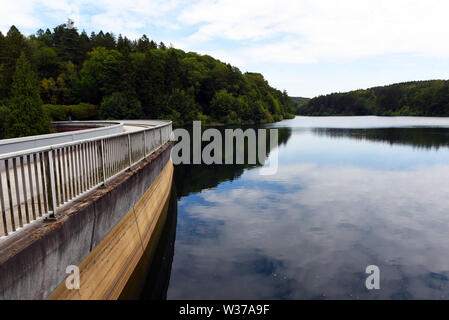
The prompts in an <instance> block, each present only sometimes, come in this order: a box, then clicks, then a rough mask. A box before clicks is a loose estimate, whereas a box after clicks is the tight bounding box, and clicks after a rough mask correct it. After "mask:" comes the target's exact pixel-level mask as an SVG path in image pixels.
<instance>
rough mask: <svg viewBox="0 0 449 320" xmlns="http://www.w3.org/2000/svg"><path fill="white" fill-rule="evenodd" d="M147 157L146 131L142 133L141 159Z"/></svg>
mask: <svg viewBox="0 0 449 320" xmlns="http://www.w3.org/2000/svg"><path fill="white" fill-rule="evenodd" d="M146 156H147V130H144V131H143V157H144V158H145V157H146Z"/></svg>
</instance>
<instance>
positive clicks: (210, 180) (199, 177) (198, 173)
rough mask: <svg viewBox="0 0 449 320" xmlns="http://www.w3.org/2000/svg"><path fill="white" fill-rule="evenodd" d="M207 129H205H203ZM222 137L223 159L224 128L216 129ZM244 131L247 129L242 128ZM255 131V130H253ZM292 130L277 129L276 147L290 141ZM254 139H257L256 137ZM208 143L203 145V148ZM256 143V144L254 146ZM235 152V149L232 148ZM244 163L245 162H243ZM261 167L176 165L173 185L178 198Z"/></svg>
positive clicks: (268, 150) (252, 165)
mask: <svg viewBox="0 0 449 320" xmlns="http://www.w3.org/2000/svg"><path fill="white" fill-rule="evenodd" d="M204 129H207V128H204ZM217 129H218V130H219V131H220V132H221V133H222V136H223V159H224V157H225V156H226V155H225V154H224V130H225V128H217ZM242 129H243V130H246V129H247V128H242ZM255 129H257V128H255ZM291 133H292V130H291V128H279V129H278V145H279V146H281V145H285V144H286V143H287V141H288V139H290V136H291ZM269 137H270V134H269V132H268V131H267V134H266V139H267V157H268V155H269V154H270V151H271V150H272V149H273V147H274V146H270V143H269ZM256 139H258V137H257V135H256ZM207 144H208V142H205V143H203V147H204V146H205V145H207ZM257 145H258V143H256V146H257ZM234 150H235V148H234ZM247 150H248V145H247V144H246V139H245V158H246V155H247V154H248V152H247ZM245 163H247V161H246V160H245ZM260 166H262V165H261V164H232V165H225V164H211V165H205V164H198V165H194V164H190V165H184V164H181V165H177V166H175V185H176V191H177V194H178V198H181V197H184V196H187V195H189V194H190V193H195V192H200V191H201V190H203V189H208V188H213V187H216V186H217V185H219V184H220V183H221V182H224V181H233V180H234V179H236V178H238V177H240V176H241V175H242V174H243V172H244V170H245V169H251V168H256V167H260Z"/></svg>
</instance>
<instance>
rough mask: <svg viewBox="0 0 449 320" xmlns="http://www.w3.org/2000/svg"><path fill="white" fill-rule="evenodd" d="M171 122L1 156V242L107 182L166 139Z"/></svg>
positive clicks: (167, 138)
mask: <svg viewBox="0 0 449 320" xmlns="http://www.w3.org/2000/svg"><path fill="white" fill-rule="evenodd" d="M171 131H172V124H171V122H169V121H167V123H166V124H165V123H164V124H161V125H157V126H154V127H149V128H145V127H142V129H141V130H139V131H135V132H124V133H118V134H113V135H109V136H102V137H98V138H92V139H85V140H79V141H73V142H69V143H62V144H57V145H53V146H48V147H42V148H35V149H29V150H24V151H18V152H13V153H8V154H3V155H0V192H1V193H0V209H1V219H0V240H1V239H3V238H6V237H7V236H8V235H11V234H12V233H14V232H16V231H17V230H18V229H20V228H23V227H25V226H26V225H29V224H30V223H32V222H34V221H36V220H39V219H42V218H50V219H51V218H54V217H55V214H56V212H57V210H58V209H60V208H62V207H64V206H66V205H67V204H69V203H71V202H73V201H74V200H76V199H78V198H79V197H81V196H83V195H85V194H86V193H87V192H89V191H91V190H92V189H94V188H97V187H98V186H101V185H106V183H107V182H108V180H111V179H112V178H114V177H115V176H117V175H118V174H120V173H121V172H123V171H125V170H127V169H129V168H130V167H131V166H132V165H134V164H136V163H138V162H139V161H141V160H142V159H144V158H145V157H147V156H148V155H150V154H151V153H153V152H154V151H156V150H157V149H158V148H160V147H161V146H162V145H164V144H165V143H166V142H168V141H169V140H170V135H171Z"/></svg>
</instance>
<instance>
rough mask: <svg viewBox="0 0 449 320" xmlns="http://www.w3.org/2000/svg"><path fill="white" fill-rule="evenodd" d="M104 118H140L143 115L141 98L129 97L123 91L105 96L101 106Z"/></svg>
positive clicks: (101, 114) (101, 113)
mask: <svg viewBox="0 0 449 320" xmlns="http://www.w3.org/2000/svg"><path fill="white" fill-rule="evenodd" d="M99 112H100V117H101V118H102V119H129V120H130V119H139V118H141V117H142V116H143V113H142V105H141V104H140V102H139V100H137V99H133V98H128V97H126V95H125V94H124V93H122V92H114V93H113V94H111V95H109V96H107V97H105V98H104V99H103V102H102V103H101V106H100V110H99Z"/></svg>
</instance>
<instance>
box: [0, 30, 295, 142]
mask: <svg viewBox="0 0 449 320" xmlns="http://www.w3.org/2000/svg"><path fill="white" fill-rule="evenodd" d="M294 113H295V109H294V106H293V103H292V101H291V100H290V98H289V97H288V94H287V92H286V91H280V90H277V89H275V88H273V87H271V86H270V85H269V84H268V82H267V81H266V80H265V79H264V77H263V75H261V74H259V73H249V72H246V73H242V72H241V71H240V70H239V69H238V68H237V67H234V66H232V65H230V64H227V63H224V62H221V61H219V60H217V59H214V58H213V57H211V56H208V55H200V54H197V53H194V52H184V51H183V50H180V49H176V48H173V47H172V46H171V45H170V46H166V45H165V44H164V43H163V42H159V43H156V42H155V41H154V40H150V39H149V38H148V37H147V36H146V35H143V36H142V37H141V38H139V39H137V40H131V39H128V38H127V37H123V36H122V35H119V36H118V37H116V36H115V35H114V34H112V33H109V32H106V33H104V32H103V31H100V32H98V33H95V32H92V33H91V34H90V35H87V33H86V32H85V31H83V32H81V33H80V32H78V30H77V29H76V28H70V27H66V25H59V26H57V27H56V28H54V29H53V31H51V30H50V29H46V30H45V31H44V30H42V29H40V30H38V31H37V32H36V34H34V35H31V36H24V35H23V34H21V33H20V31H19V30H18V29H17V28H16V27H15V26H12V27H11V28H10V29H9V31H8V32H7V34H6V35H3V34H2V33H1V32H0V138H12V137H19V136H26V135H34V134H41V133H47V132H51V125H50V123H51V120H69V119H72V120H87V119H170V120H172V121H173V122H174V125H177V126H182V125H188V124H191V122H192V120H201V121H203V122H204V123H210V124H252V123H268V122H274V121H280V120H282V119H286V118H292V117H293V116H294Z"/></svg>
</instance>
